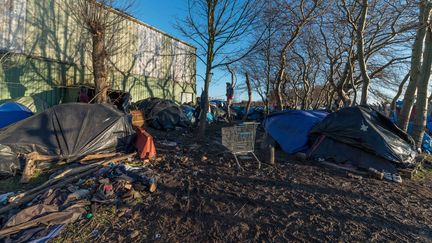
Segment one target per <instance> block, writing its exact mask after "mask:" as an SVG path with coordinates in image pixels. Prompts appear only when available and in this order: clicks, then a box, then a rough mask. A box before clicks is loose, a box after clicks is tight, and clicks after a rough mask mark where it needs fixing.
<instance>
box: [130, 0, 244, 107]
mask: <svg viewBox="0 0 432 243" xmlns="http://www.w3.org/2000/svg"><path fill="white" fill-rule="evenodd" d="M186 10H187V0H136V1H135V6H134V7H133V8H132V9H131V10H130V13H131V14H132V15H133V16H134V17H136V18H137V19H139V20H141V21H143V22H144V23H146V24H149V25H151V26H153V27H155V28H157V29H159V30H161V31H163V32H166V33H168V34H170V35H172V36H175V37H177V38H178V39H180V40H183V41H185V42H187V43H190V44H193V43H192V41H190V40H188V39H187V38H186V37H185V36H183V35H182V34H181V33H180V32H179V31H178V30H177V29H176V28H175V26H174V25H175V23H176V20H180V19H181V18H182V17H183V16H185V13H186ZM213 73H214V74H213V81H212V83H211V87H210V94H209V96H210V97H212V98H221V99H224V98H225V83H226V82H230V79H231V78H230V76H229V75H227V73H225V72H224V71H222V70H214V71H213ZM204 74H205V65H204V64H203V63H202V62H201V61H199V60H197V95H198V96H199V95H200V94H201V90H202V89H203V86H204V80H203V77H204ZM239 78H240V77H239ZM235 98H237V99H240V98H243V97H240V94H236V97H235Z"/></svg>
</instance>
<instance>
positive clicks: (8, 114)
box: [0, 102, 33, 128]
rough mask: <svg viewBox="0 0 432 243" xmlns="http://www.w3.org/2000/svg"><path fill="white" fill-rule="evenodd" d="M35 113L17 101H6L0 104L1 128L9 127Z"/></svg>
mask: <svg viewBox="0 0 432 243" xmlns="http://www.w3.org/2000/svg"><path fill="white" fill-rule="evenodd" d="M31 115H33V113H32V112H31V110H29V109H28V108H27V107H25V106H23V105H21V104H19V103H16V102H6V103H4V104H2V105H0V128H4V127H7V126H9V125H11V124H13V123H15V122H18V121H21V120H23V119H26V118H27V117H30V116H31Z"/></svg>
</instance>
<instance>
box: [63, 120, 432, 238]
mask: <svg viewBox="0 0 432 243" xmlns="http://www.w3.org/2000/svg"><path fill="white" fill-rule="evenodd" d="M150 132H151V133H152V134H153V135H154V137H155V141H156V142H157V147H158V148H159V151H158V152H159V155H160V156H163V157H164V158H165V159H164V161H162V162H160V163H159V164H157V165H155V166H153V167H152V170H153V173H154V174H155V175H157V177H158V190H157V191H156V192H155V193H153V194H150V193H149V194H147V195H146V197H144V198H143V199H142V202H140V203H139V204H138V205H136V206H130V207H129V206H127V205H122V206H121V207H118V206H112V205H111V206H103V207H101V208H100V209H98V212H97V213H96V214H95V215H94V218H93V219H91V220H82V221H80V222H78V223H75V224H73V225H71V226H68V228H67V229H66V230H64V231H63V233H62V235H61V236H60V237H59V238H57V239H56V241H59V242H64V241H66V242H68V241H76V242H82V241H89V240H90V241H96V242H103V241H110V242H116V241H119V242H120V241H130V240H132V241H133V242H140V241H144V242H147V241H161V242H208V241H212V242H214V241H216V242H227V241H229V242H246V241H247V242H250V241H275V242H289V241H295V242H297V241H308V242H310V241H346V242H352V241H362V242H364V241H408V242H427V241H432V206H431V205H432V182H431V180H430V179H428V178H423V179H417V180H414V181H407V180H405V181H404V182H403V183H402V184H396V183H391V182H385V181H378V180H375V179H371V178H367V177H362V178H360V179H359V178H353V177H350V176H348V175H347V172H344V171H340V170H338V169H333V168H329V167H326V166H321V165H318V164H317V163H314V162H299V161H293V160H289V159H284V158H282V159H279V161H278V163H277V165H276V166H270V165H263V167H262V169H261V170H257V163H256V162H255V161H253V160H250V159H249V160H246V161H242V165H243V166H244V168H245V169H246V171H239V170H238V169H237V168H236V166H235V162H234V159H233V157H231V156H230V155H229V154H226V153H224V152H223V151H224V150H223V147H222V146H221V145H220V144H219V141H220V127H212V128H211V129H210V131H209V135H208V136H207V138H206V139H205V140H204V141H199V142H197V140H196V135H195V134H193V133H190V132H185V131H175V132H169V133H166V132H160V131H155V130H151V129H150ZM259 137H260V136H259ZM172 141H174V142H176V143H177V146H175V147H173V146H167V144H168V143H166V142H172ZM163 144H165V145H163ZM170 145H172V144H170Z"/></svg>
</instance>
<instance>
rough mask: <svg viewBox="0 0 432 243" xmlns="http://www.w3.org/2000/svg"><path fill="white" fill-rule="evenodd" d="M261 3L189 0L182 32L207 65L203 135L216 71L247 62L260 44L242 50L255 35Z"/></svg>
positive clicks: (253, 1)
mask: <svg viewBox="0 0 432 243" xmlns="http://www.w3.org/2000/svg"><path fill="white" fill-rule="evenodd" d="M260 2H261V1H258V0H188V14H187V16H186V18H185V19H184V20H183V21H182V23H179V24H178V26H177V27H178V29H179V30H180V31H181V32H182V33H183V34H184V35H185V36H187V37H188V38H190V39H191V40H192V41H193V42H194V43H195V44H197V45H198V47H199V48H200V52H199V53H198V54H197V57H198V59H199V60H201V61H202V62H203V63H205V65H206V71H205V79H204V92H203V96H204V97H202V98H203V99H204V101H205V102H204V103H205V104H204V107H202V112H201V115H200V124H199V135H200V136H203V135H204V133H205V129H206V124H207V121H206V114H207V111H208V109H209V101H208V96H209V89H210V83H211V81H212V80H211V77H212V71H213V70H214V69H217V68H220V67H224V66H226V65H229V64H232V63H235V62H237V61H239V60H241V59H243V58H244V57H245V56H246V55H247V54H249V53H250V52H251V51H252V50H253V49H254V47H255V46H256V45H252V47H242V46H241V45H239V42H240V41H245V40H246V39H248V36H249V35H250V34H251V30H252V29H253V25H254V23H255V22H256V20H257V16H258V13H259V10H260Z"/></svg>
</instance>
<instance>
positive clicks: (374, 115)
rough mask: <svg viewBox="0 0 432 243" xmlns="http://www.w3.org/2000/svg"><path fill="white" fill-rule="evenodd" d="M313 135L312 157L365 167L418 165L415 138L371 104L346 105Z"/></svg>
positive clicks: (313, 131) (392, 169)
mask: <svg viewBox="0 0 432 243" xmlns="http://www.w3.org/2000/svg"><path fill="white" fill-rule="evenodd" d="M310 137H311V138H312V139H314V140H315V141H316V142H315V144H314V146H313V147H312V149H311V151H310V156H311V157H314V158H322V159H334V160H335V161H336V162H342V161H350V162H351V163H354V164H355V165H357V166H358V167H360V168H365V169H368V167H372V168H377V169H381V170H389V171H394V170H395V168H408V167H411V166H413V165H414V164H415V157H416V155H417V153H416V150H415V146H414V142H413V140H412V138H411V137H410V136H409V135H408V134H406V133H405V132H403V131H402V130H400V129H399V128H398V127H397V126H396V125H395V124H394V123H393V122H392V121H391V120H390V119H389V118H387V117H386V116H384V115H383V114H381V113H380V112H378V111H376V110H374V109H373V108H371V107H369V106H357V107H349V108H344V109H341V110H340V111H337V112H334V113H332V114H330V115H328V116H327V117H326V118H325V119H324V120H323V121H322V122H320V123H319V124H318V125H316V126H315V127H314V128H313V129H312V130H311V132H310ZM350 148H351V149H350ZM362 153H365V154H362ZM374 164H375V165H374ZM384 167H387V169H386V168H384Z"/></svg>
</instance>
